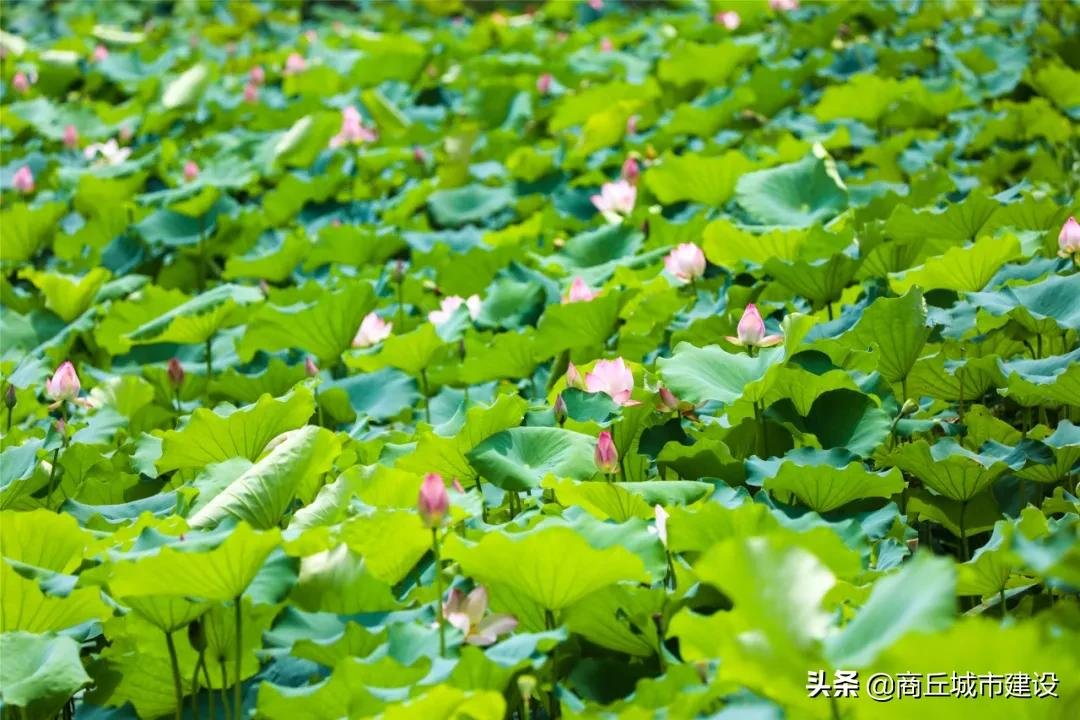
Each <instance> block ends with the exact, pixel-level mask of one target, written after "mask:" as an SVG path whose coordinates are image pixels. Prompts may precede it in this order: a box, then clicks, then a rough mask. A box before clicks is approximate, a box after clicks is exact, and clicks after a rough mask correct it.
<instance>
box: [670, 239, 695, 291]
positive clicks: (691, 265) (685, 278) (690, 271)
mask: <svg viewBox="0 0 1080 720" xmlns="http://www.w3.org/2000/svg"><path fill="white" fill-rule="evenodd" d="M664 267H665V268H667V271H668V272H669V273H671V275H672V277H674V278H675V279H676V280H678V281H679V282H680V283H684V284H685V283H688V282H691V281H693V280H696V279H697V278H699V277H701V276H702V275H704V274H705V253H703V252H702V251H701V248H699V247H698V246H697V245H695V244H694V243H682V244H680V245H678V246H677V247H676V248H675V249H674V250H672V251H671V252H670V253H668V254H667V256H666V257H665V258H664Z"/></svg>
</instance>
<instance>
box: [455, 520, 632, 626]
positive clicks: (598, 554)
mask: <svg viewBox="0 0 1080 720" xmlns="http://www.w3.org/2000/svg"><path fill="white" fill-rule="evenodd" d="M445 554H446V556H447V557H450V558H453V559H454V560H456V561H457V562H458V563H460V565H461V569H462V572H464V573H465V574H466V575H469V576H471V577H472V578H474V579H476V580H477V581H478V582H482V583H488V582H492V583H495V582H498V583H503V584H505V585H509V586H511V587H513V588H514V589H515V590H517V591H518V592H520V593H522V594H524V595H525V596H526V597H528V598H530V599H532V600H533V601H535V602H537V603H539V604H540V605H541V606H543V607H545V608H547V609H548V610H553V611H554V610H562V609H563V608H566V607H569V606H570V605H573V604H574V603H575V602H577V601H578V600H580V599H582V598H583V597H585V596H586V595H588V594H589V593H592V592H594V591H596V590H599V589H601V588H604V587H608V586H610V585H614V584H615V583H618V582H621V581H633V582H644V581H646V580H647V578H648V575H647V573H646V572H645V566H644V565H643V563H642V561H641V559H640V558H638V557H637V556H636V555H634V554H633V553H631V552H630V551H629V550H627V549H626V548H623V547H618V546H615V547H608V548H605V549H603V550H597V549H595V548H594V547H592V546H591V545H590V544H589V543H588V542H587V541H586V540H585V539H584V538H582V537H581V536H580V535H578V534H577V533H576V532H574V531H573V530H571V529H570V528H567V527H548V528H545V529H542V530H537V531H534V532H530V533H525V534H523V535H520V536H518V537H507V536H506V535H501V534H494V533H489V534H487V535H485V536H484V537H483V538H481V540H480V542H478V543H476V544H475V545H467V544H466V543H464V542H462V541H461V540H459V539H458V538H457V537H456V536H450V538H449V539H448V540H447V542H446V546H445Z"/></svg>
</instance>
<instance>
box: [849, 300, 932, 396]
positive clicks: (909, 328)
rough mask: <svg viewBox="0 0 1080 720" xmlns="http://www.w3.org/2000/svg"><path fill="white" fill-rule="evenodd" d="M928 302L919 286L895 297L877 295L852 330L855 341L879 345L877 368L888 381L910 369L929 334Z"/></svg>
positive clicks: (895, 381) (899, 377)
mask: <svg viewBox="0 0 1080 720" xmlns="http://www.w3.org/2000/svg"><path fill="white" fill-rule="evenodd" d="M926 316H927V313H926V301H925V300H923V296H922V292H920V291H919V290H918V289H917V288H916V289H912V290H909V291H908V292H907V293H905V294H904V295H903V296H902V297H898V298H895V299H889V298H878V299H877V300H875V301H874V303H873V304H872V305H871V306H870V307H868V308H867V309H866V312H864V313H863V316H862V319H861V320H859V323H858V325H856V326H855V329H854V330H853V331H852V332H853V334H854V337H855V338H856V340H857V341H858V342H860V343H865V344H867V345H871V344H872V345H874V346H875V347H876V348H877V368H878V372H880V373H881V375H882V377H884V378H885V379H886V380H888V381H889V382H894V383H897V382H902V381H903V380H904V379H905V378H906V377H907V375H908V373H909V372H911V368H912V366H914V365H915V361H916V360H918V359H919V355H920V354H921V353H922V349H923V345H925V344H926V339H927V338H928V337H929V336H930V328H928V327H927V326H926Z"/></svg>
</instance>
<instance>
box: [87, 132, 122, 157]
mask: <svg viewBox="0 0 1080 720" xmlns="http://www.w3.org/2000/svg"><path fill="white" fill-rule="evenodd" d="M128 132H130V130H129V131H128ZM83 155H85V156H86V159H87V160H93V159H94V158H95V157H98V158H100V160H101V161H102V162H103V163H104V164H105V165H119V164H120V163H122V162H124V161H125V160H127V159H128V157H129V156H130V155H131V148H127V147H120V144H119V143H118V142H116V140H114V139H109V140H108V141H107V142H104V143H93V144H92V145H87V146H86V149H85V150H83Z"/></svg>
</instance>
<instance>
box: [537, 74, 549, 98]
mask: <svg viewBox="0 0 1080 720" xmlns="http://www.w3.org/2000/svg"><path fill="white" fill-rule="evenodd" d="M536 91H537V92H538V93H540V94H541V95H547V94H548V93H549V92H551V73H543V74H542V75H540V77H538V78H536Z"/></svg>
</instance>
